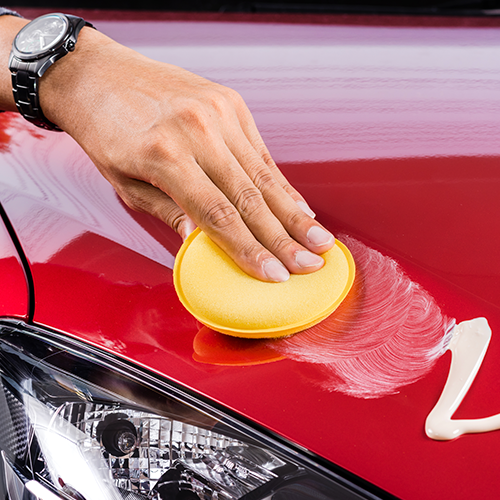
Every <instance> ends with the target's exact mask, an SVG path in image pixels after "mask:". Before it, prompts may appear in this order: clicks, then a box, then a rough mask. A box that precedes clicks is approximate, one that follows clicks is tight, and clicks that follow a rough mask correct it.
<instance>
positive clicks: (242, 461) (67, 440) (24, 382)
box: [0, 320, 379, 500]
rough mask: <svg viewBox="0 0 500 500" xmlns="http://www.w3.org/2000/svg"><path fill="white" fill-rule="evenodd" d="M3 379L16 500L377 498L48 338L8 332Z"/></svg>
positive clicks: (139, 377)
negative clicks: (27, 499)
mask: <svg viewBox="0 0 500 500" xmlns="http://www.w3.org/2000/svg"><path fill="white" fill-rule="evenodd" d="M0 379H1V386H2V387H0V422H1V423H2V424H1V426H0V449H1V456H2V459H3V468H4V476H5V483H6V486H5V488H6V490H7V491H6V493H7V495H8V496H7V498H9V499H10V500H26V498H29V499H39V500H55V499H61V498H62V499H77V500H123V499H126V500H199V499H203V500H209V499H214V500H215V499H217V500H233V499H234V500H236V499H241V500H285V499H286V500H295V499H304V500H313V499H314V500H326V499H331V498H341V499H354V498H379V496H378V495H377V494H374V493H373V492H369V491H367V490H366V489H363V488H362V487H360V486H359V484H355V483H354V482H352V481H350V480H349V479H347V478H345V477H342V476H340V475H338V474H335V473H334V472H332V471H329V470H327V469H326V468H324V467H322V466H321V465H320V464H319V463H317V462H315V461H314V460H312V459H311V458H310V457H308V456H307V455H306V454H305V453H302V452H300V451H298V450H296V449H293V447H292V446H288V445H287V444H286V443H283V442H278V440H277V438H276V437H272V436H269V435H266V434H265V433H263V432H261V431H260V430H258V429H255V428H253V427H252V426H250V425H247V424H245V423H243V422H241V419H237V418H234V417H233V416H231V415H229V414H228V413H227V412H223V411H221V410H220V409H218V408H215V407H214V405H213V404H211V403H207V402H205V401H203V400H202V399H201V398H199V397H197V396H194V395H193V394H190V393H189V392H188V391H186V390H183V389H181V388H180V387H177V386H175V384H172V383H171V382H168V381H166V380H164V379H160V378H158V377H156V376H154V375H152V374H150V373H148V372H146V371H144V370H140V369H138V368H137V367H135V366H133V365H130V364H127V363H125V362H123V361H121V360H119V359H118V358H115V357H113V356H112V355H109V354H106V353H104V352H101V351H99V350H97V349H94V348H91V347H89V346H87V345H85V344H82V343H80V342H77V341H75V340H71V339H69V338H67V337H65V336H62V335H60V334H57V333H54V332H50V331H47V330H45V329H41V328H35V327H32V326H28V325H25V324H23V323H19V322H13V321H7V320H5V321H0ZM0 493H1V492H0ZM2 498H3V497H2Z"/></svg>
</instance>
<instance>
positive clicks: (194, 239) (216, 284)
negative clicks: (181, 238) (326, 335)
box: [174, 229, 355, 338]
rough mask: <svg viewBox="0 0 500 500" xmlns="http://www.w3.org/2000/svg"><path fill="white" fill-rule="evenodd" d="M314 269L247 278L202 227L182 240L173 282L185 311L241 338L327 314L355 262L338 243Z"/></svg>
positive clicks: (283, 331) (304, 324)
mask: <svg viewBox="0 0 500 500" xmlns="http://www.w3.org/2000/svg"><path fill="white" fill-rule="evenodd" d="M322 257H323V258H324V259H325V265H324V266H323V267H322V268H321V269H320V270H319V271H316V272H315V273H310V274H292V275H291V276H290V279H289V280H288V281H286V282H284V283H267V282H263V281H260V280H258V279H255V278H252V277H251V276H249V275H248V274H246V273H245V272H244V271H242V270H241V269H240V268H239V267H238V266H237V265H236V264H235V263H234V262H233V260H232V259H231V258H230V257H229V256H228V255H227V254H226V253H225V252H224V251H223V250H221V249H220V248H219V247H218V246H217V245H216V244H215V243H213V242H212V240H210V238H209V237H208V236H207V235H205V234H204V233H203V232H202V231H200V230H199V229H197V230H196V231H194V232H193V233H192V234H191V235H190V236H189V237H188V238H187V239H186V241H185V242H184V244H183V245H182V247H181V248H180V250H179V253H178V254H177V257H176V260H175V266H174V285H175V289H176V291H177V295H178V296H179V299H180V301H181V302H182V304H183V305H184V307H186V309H187V310H188V311H189V312H190V313H191V314H192V315H193V316H194V317H195V318H196V319H197V320H198V321H200V322H201V323H203V324H204V325H206V326H207V327H209V328H211V329H213V330H216V331H218V332H221V333H225V334H227V335H232V336H235V337H245V338H274V337H283V336H286V335H291V334H292V333H296V332H299V331H302V330H305V329H306V328H309V327H311V326H313V325H315V324H316V323H319V322H320V321H322V320H323V319H325V318H326V317H327V316H329V315H330V314H331V313H332V312H333V311H334V310H335V309H336V308H337V307H338V306H339V305H340V303H341V302H342V300H344V298H345V297H346V295H347V293H348V292H349V290H350V288H351V286H352V283H353V281H354V274H355V265H354V260H353V258H352V256H351V254H350V252H349V250H348V249H347V247H345V246H344V245H343V244H342V243H340V242H339V241H337V242H336V244H335V246H334V247H333V248H332V249H331V250H329V251H328V252H326V253H324V254H323V255H322Z"/></svg>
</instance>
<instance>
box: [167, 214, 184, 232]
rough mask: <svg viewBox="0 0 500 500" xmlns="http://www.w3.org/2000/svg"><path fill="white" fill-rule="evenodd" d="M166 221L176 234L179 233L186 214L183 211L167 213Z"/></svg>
mask: <svg viewBox="0 0 500 500" xmlns="http://www.w3.org/2000/svg"><path fill="white" fill-rule="evenodd" d="M166 222H167V224H168V225H169V226H170V227H171V228H172V229H173V230H174V231H175V232H176V233H177V234H180V230H181V228H182V225H183V224H184V223H185V222H186V215H185V214H183V213H173V214H169V216H168V215H167V220H166Z"/></svg>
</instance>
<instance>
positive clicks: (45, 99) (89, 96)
mask: <svg viewBox="0 0 500 500" xmlns="http://www.w3.org/2000/svg"><path fill="white" fill-rule="evenodd" d="M112 44H116V42H113V41H112V40H111V39H110V38H108V37H106V36H105V35H103V34H102V33H100V32H98V31H97V30H95V29H93V28H89V27H84V28H83V29H82V30H81V32H80V35H79V37H78V42H77V44H76V47H75V50H74V51H73V52H71V53H69V54H68V55H67V56H65V57H63V58H62V59H60V60H59V61H57V62H56V63H55V64H53V65H52V66H51V67H50V68H49V69H48V70H47V71H46V73H45V74H44V76H43V77H42V78H41V79H40V83H39V95H40V105H41V108H42V110H43V112H44V114H45V116H46V117H47V118H48V119H49V120H50V121H51V122H53V123H55V124H57V125H58V126H59V127H60V128H62V129H63V130H65V131H66V132H68V133H70V134H71V131H72V130H73V129H74V128H75V127H77V126H78V122H80V121H81V120H84V119H85V115H86V113H88V112H90V109H91V107H92V106H91V105H92V104H93V102H94V101H95V100H96V99H98V96H99V88H98V80H99V76H100V75H101V74H102V73H103V72H105V70H106V65H107V62H108V59H107V57H106V51H107V49H108V47H109V46H110V45H112ZM75 117H78V121H77V120H75Z"/></svg>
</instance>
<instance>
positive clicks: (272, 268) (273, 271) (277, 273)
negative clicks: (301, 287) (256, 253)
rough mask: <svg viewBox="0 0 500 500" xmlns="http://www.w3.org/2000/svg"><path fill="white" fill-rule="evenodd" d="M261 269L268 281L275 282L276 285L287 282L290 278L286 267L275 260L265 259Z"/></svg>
mask: <svg viewBox="0 0 500 500" xmlns="http://www.w3.org/2000/svg"><path fill="white" fill-rule="evenodd" d="M262 269H263V270H264V273H265V275H266V276H267V278H268V279H269V280H271V281H276V282H277V283H282V282H283V281H287V280H288V278H289V277H290V273H289V272H288V271H287V269H286V267H285V266H284V265H283V264H282V263H281V262H279V261H277V260H276V259H267V260H266V261H264V264H263V265H262Z"/></svg>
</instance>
